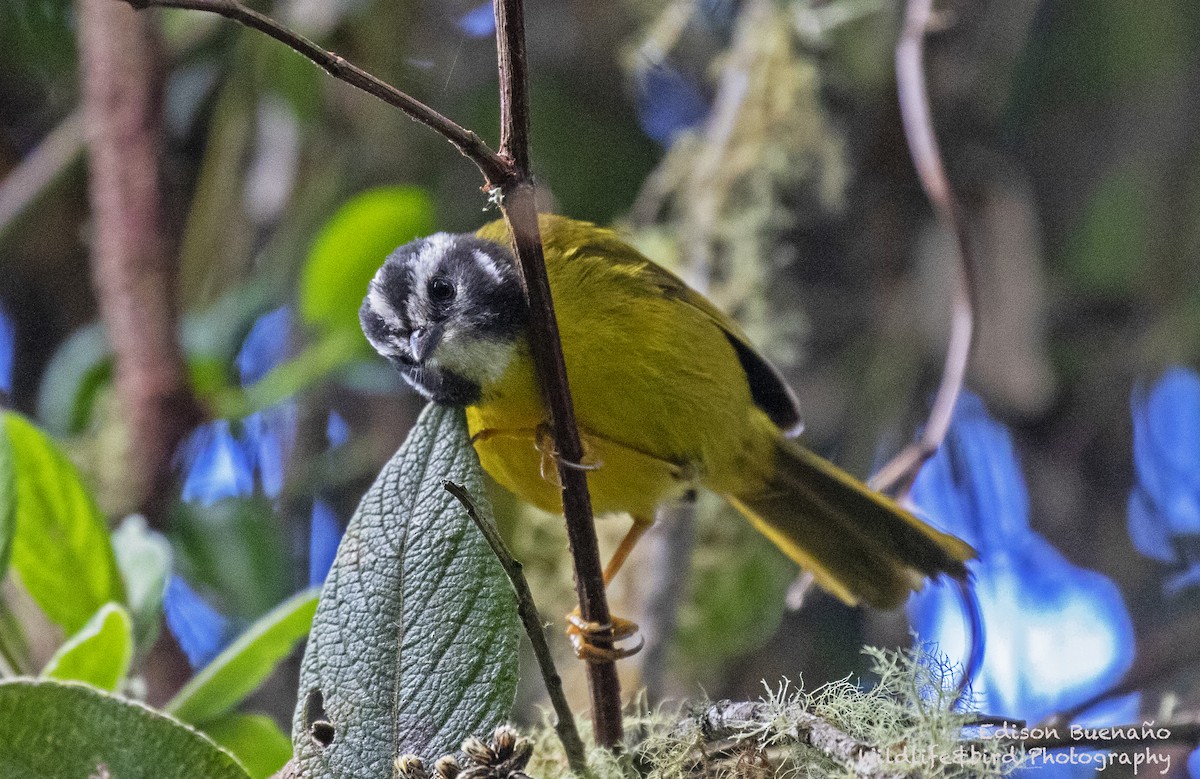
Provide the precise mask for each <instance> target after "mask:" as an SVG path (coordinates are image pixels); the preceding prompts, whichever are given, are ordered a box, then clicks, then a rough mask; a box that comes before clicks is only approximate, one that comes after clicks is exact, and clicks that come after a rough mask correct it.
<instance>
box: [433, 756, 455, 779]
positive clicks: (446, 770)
mask: <svg viewBox="0 0 1200 779" xmlns="http://www.w3.org/2000/svg"><path fill="white" fill-rule="evenodd" d="M433 772H434V774H436V775H437V779H456V777H457V776H458V775H459V774H460V773H462V769H461V768H459V766H458V760H456V759H455V758H454V755H443V756H442V757H439V758H438V761H437V762H436V763H434V764H433Z"/></svg>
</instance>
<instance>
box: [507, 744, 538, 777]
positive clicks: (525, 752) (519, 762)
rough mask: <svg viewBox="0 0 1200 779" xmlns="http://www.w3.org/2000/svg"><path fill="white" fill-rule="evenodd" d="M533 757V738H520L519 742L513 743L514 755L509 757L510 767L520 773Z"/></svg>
mask: <svg viewBox="0 0 1200 779" xmlns="http://www.w3.org/2000/svg"><path fill="white" fill-rule="evenodd" d="M531 757H533V739H528V738H518V739H517V743H516V744H513V750H512V757H510V758H509V759H508V765H509V768H510V769H511V770H512V771H513V772H514V773H519V772H520V771H523V770H524V769H525V766H527V765H529V758H531Z"/></svg>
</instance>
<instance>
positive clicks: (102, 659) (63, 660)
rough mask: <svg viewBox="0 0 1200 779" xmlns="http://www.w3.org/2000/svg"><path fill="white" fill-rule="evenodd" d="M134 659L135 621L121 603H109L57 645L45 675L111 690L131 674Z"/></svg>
mask: <svg viewBox="0 0 1200 779" xmlns="http://www.w3.org/2000/svg"><path fill="white" fill-rule="evenodd" d="M132 661H133V620H131V619H130V618H129V612H127V611H125V609H124V608H123V607H122V606H120V605H119V604H116V603H106V604H104V605H103V606H101V607H100V610H99V611H97V612H96V615H95V616H94V617H92V618H91V619H90V620H88V623H87V624H86V625H84V626H83V628H82V629H81V630H80V631H79V632H78V633H76V634H75V635H73V636H71V637H70V638H69V639H67V642H66V643H65V644H63V645H62V646H60V647H59V648H58V651H57V652H55V653H54V655H53V656H52V657H51V658H50V661H49V662H47V663H46V667H45V668H43V669H42V676H43V677H45V678H48V679H63V680H74V681H79V682H87V683H88V684H90V685H92V686H93V687H99V688H100V689H101V690H108V691H110V692H111V691H113V690H116V689H117V686H118V685H120V683H121V681H122V680H123V679H124V678H125V675H126V674H127V673H129V664H130V663H131V662H132Z"/></svg>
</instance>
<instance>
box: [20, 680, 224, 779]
mask: <svg viewBox="0 0 1200 779" xmlns="http://www.w3.org/2000/svg"><path fill="white" fill-rule="evenodd" d="M0 733H3V734H4V738H2V739H0V776H6V777H7V776H12V777H17V776H19V777H21V779H64V777H72V779H75V778H77V779H85V778H86V777H94V776H104V775H107V776H110V777H112V778H113V779H196V777H204V779H247V774H246V772H245V771H244V770H242V768H241V766H239V765H238V764H237V761H236V760H234V759H233V757H232V756H231V755H230V754H229V753H228V752H225V751H224V750H222V749H221V748H220V747H218V746H217V745H216V744H214V743H213V742H212V741H210V740H209V739H208V738H207V737H206V736H204V735H202V734H200V733H199V732H197V731H195V730H193V729H192V728H190V727H188V726H187V725H184V724H183V723H181V722H177V721H175V720H173V719H171V718H170V717H168V716H166V715H165V714H162V713H160V712H157V711H154V710H153V709H150V708H148V707H146V706H144V705H142V704H140V703H135V702H133V701H129V700H125V699H123V698H119V697H117V696H115V695H112V694H110V693H106V692H102V691H100V690H97V689H96V688H94V687H89V686H88V685H85V684H78V683H75V682H54V681H30V680H25V679H22V680H17V681H11V682H4V683H0Z"/></svg>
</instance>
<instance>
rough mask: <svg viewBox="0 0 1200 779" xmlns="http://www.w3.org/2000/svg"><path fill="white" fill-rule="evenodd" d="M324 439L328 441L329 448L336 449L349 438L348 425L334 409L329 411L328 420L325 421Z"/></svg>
mask: <svg viewBox="0 0 1200 779" xmlns="http://www.w3.org/2000/svg"><path fill="white" fill-rule="evenodd" d="M325 440H327V441H328V442H329V448H330V449H337V448H338V447H339V446H341V445H342V444H344V443H346V442H347V441H349V440H350V425H349V423H347V422H346V419H345V417H343V416H342V415H341V414H339V413H338V412H336V411H330V412H329V421H327V422H326V423H325Z"/></svg>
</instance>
